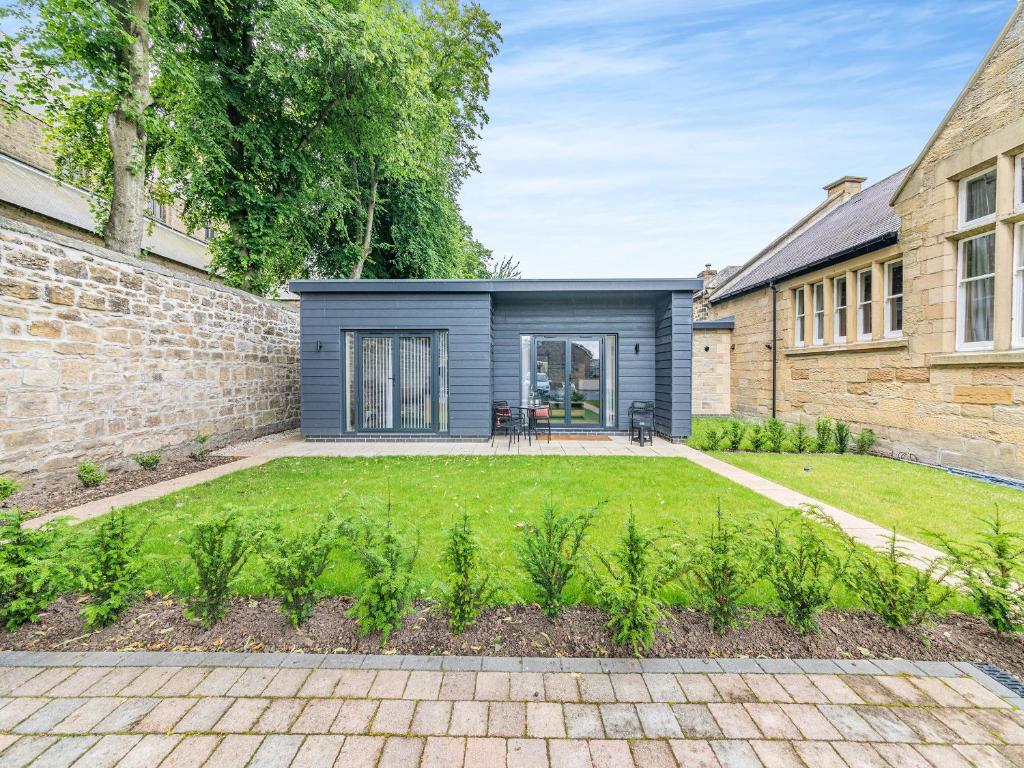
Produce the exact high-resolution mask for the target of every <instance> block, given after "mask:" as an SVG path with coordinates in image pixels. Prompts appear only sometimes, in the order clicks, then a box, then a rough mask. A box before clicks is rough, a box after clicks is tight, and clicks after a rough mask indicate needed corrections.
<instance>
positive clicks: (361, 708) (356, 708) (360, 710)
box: [281, 699, 379, 735]
mask: <svg viewBox="0 0 1024 768" xmlns="http://www.w3.org/2000/svg"><path fill="white" fill-rule="evenodd" d="M281 703H282V704H283V703H284V702H281ZM378 705H379V703H378V702H376V701H372V700H370V699H349V700H348V701H344V702H342V704H341V709H339V710H338V716H337V717H336V718H335V719H334V723H333V725H331V733H346V734H352V735H355V734H360V733H366V732H367V731H368V730H369V729H370V723H371V722H372V721H373V716H374V715H375V714H376V713H377V707H378Z"/></svg>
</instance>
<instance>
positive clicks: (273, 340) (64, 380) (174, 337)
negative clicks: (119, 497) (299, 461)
mask: <svg viewBox="0 0 1024 768" xmlns="http://www.w3.org/2000/svg"><path fill="white" fill-rule="evenodd" d="M298 411H299V365H298V315H297V313H296V312H295V311H293V310H292V309H290V308H287V307H286V306H283V305H281V304H279V303H276V302H271V301H267V300H264V299H261V298H258V297H256V296H253V295H251V294H248V293H245V292H243V291H239V290H235V289H233V288H227V287H225V286H222V285H218V284H216V283H213V282H210V281H208V280H205V279H202V278H198V277H192V276H188V275H181V274H177V273H174V272H171V271H170V270H168V269H166V268H164V267H161V266H159V265H156V264H152V263H149V262H146V261H142V260H137V259H129V258H127V257H124V256H121V255H119V254H115V253H113V252H111V251H107V250H105V249H102V248H98V247H95V246H92V245H88V244H85V243H82V242H80V241H78V240H74V239H71V238H67V237H62V236H60V235H55V234H53V233H50V232H45V231H43V230H40V229H37V228H35V227H31V226H28V225H25V224H22V223H19V222H12V221H10V220H7V219H0V474H10V475H14V476H17V477H19V478H21V479H22V480H23V481H27V482H30V483H31V482H34V481H37V480H39V479H41V478H45V477H53V476H56V475H60V474H66V473H69V472H72V471H73V470H74V467H75V466H76V464H77V463H78V462H79V461H80V460H81V459H83V458H85V457H89V458H93V459H96V460H100V461H103V462H105V463H107V464H108V465H109V466H112V467H115V466H117V465H119V464H121V465H124V464H127V462H128V457H130V456H131V455H132V454H134V453H137V452H139V451H148V450H156V449H162V450H167V449H170V450H172V451H173V450H182V449H184V448H186V447H187V446H188V445H189V443H190V440H191V438H192V437H193V436H194V435H196V434H199V433H211V434H213V435H214V438H213V440H212V441H211V444H223V443H225V442H228V441H230V440H235V439H241V438H245V437H253V436H258V435H261V434H267V433H270V432H275V431H279V430H282V429H287V428H291V427H294V426H297V424H298Z"/></svg>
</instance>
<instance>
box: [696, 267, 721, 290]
mask: <svg viewBox="0 0 1024 768" xmlns="http://www.w3.org/2000/svg"><path fill="white" fill-rule="evenodd" d="M717 274H718V270H717V269H712V268H711V265H710V264H705V265H704V271H703V272H701V273H700V274H699V275H697V277H699V278H700V279H701V280H703V281H704V284H705V285H707V282H708V280H710V279H711V278H712V277H714V276H715V275H717Z"/></svg>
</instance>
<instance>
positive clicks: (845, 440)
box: [834, 421, 850, 453]
mask: <svg viewBox="0 0 1024 768" xmlns="http://www.w3.org/2000/svg"><path fill="white" fill-rule="evenodd" d="M834 439H835V447H836V453H846V452H847V451H849V450H850V425H849V424H847V423H846V422H845V421H837V422H836V429H835V438H834Z"/></svg>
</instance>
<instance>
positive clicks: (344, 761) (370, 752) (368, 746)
mask: <svg viewBox="0 0 1024 768" xmlns="http://www.w3.org/2000/svg"><path fill="white" fill-rule="evenodd" d="M383 749H384V737H383V736H346V737H345V743H344V744H343V745H342V747H341V752H339V753H338V760H337V762H336V763H335V764H336V765H338V766H344V767H345V768H374V766H376V765H377V758H378V757H380V753H381V750H383Z"/></svg>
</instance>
